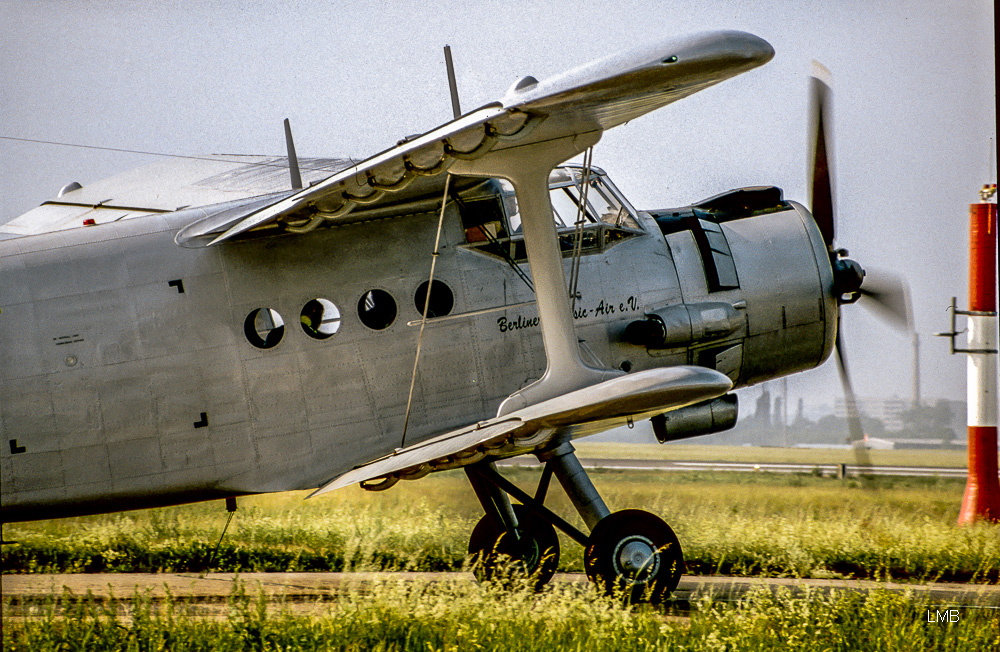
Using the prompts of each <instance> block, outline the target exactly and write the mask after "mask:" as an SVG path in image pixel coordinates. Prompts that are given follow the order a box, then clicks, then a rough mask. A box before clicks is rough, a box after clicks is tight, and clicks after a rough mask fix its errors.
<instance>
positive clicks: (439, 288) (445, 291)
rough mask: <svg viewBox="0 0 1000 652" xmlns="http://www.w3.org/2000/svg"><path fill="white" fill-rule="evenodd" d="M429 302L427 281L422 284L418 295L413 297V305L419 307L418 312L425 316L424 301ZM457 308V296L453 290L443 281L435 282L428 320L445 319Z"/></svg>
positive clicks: (432, 288)
mask: <svg viewBox="0 0 1000 652" xmlns="http://www.w3.org/2000/svg"><path fill="white" fill-rule="evenodd" d="M426 300H427V281H424V282H423V283H421V284H420V287H418V288H417V292H416V294H414V295H413V305H415V306H416V307H417V312H418V313H420V314H421V315H422V314H424V301H426ZM454 307H455V295H454V294H452V292H451V288H450V287H448V286H447V285H445V284H444V283H442V282H441V281H434V284H433V285H432V286H431V299H430V303H429V304H428V305H427V318H428V319H431V318H434V317H444V316H445V315H447V314H449V313H451V309H452V308H454Z"/></svg>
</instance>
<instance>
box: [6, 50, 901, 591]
mask: <svg viewBox="0 0 1000 652" xmlns="http://www.w3.org/2000/svg"><path fill="white" fill-rule="evenodd" d="M773 54H774V51H773V49H772V48H771V46H770V45H769V44H768V43H767V42H765V41H764V40H762V39H760V38H758V37H756V36H753V35H751V34H747V33H743V32H733V31H724V32H712V33H702V34H696V35H693V36H689V37H685V38H680V39H670V40H661V41H658V42H655V43H653V44H650V45H647V46H644V47H641V48H638V49H635V50H631V51H629V52H625V53H623V54H617V55H614V56H611V57H609V58H606V59H602V60H599V61H595V62H592V63H589V64H586V65H584V66H582V67H579V68H576V69H573V70H570V71H569V72H566V73H564V74H561V75H558V76H556V77H552V78H549V79H545V80H542V81H539V80H537V79H535V78H533V77H524V78H522V79H520V80H518V81H517V82H515V83H514V84H513V85H512V86H511V87H510V89H509V90H508V91H507V93H506V94H505V95H504V96H503V97H502V98H501V99H500V100H498V101H496V102H493V103H490V104H487V105H485V106H482V107H479V108H477V109H475V110H472V111H470V112H467V113H465V114H462V115H458V116H456V117H455V119H454V120H451V121H449V122H447V123H446V124H443V125H441V126H440V127H437V128H435V129H433V130H431V131H428V132H426V133H423V134H420V135H417V136H410V137H406V138H403V139H402V140H400V141H398V143H396V144H395V145H393V146H391V147H389V148H388V149H386V150H385V151H383V152H380V153H378V154H376V155H374V156H371V157H369V158H366V159H364V160H362V161H360V162H358V160H355V159H343V158H326V159H320V158H309V159H301V160H300V159H298V157H297V156H296V155H295V151H294V145H293V143H292V139H291V132H290V130H288V129H287V123H286V135H287V144H288V151H287V155H286V156H270V157H269V156H242V155H241V156H225V155H212V156H203V157H190V158H183V159H170V160H166V161H164V162H160V163H156V164H154V165H151V166H148V167H144V168H140V169H138V170H135V171H132V172H127V173H125V174H122V175H119V176H116V177H113V178H111V179H107V180H104V181H99V182H96V183H92V184H88V185H86V186H81V185H80V184H78V183H73V184H70V185H67V186H66V187H64V188H63V189H62V190H61V191H60V192H59V194H58V196H57V197H55V198H53V199H51V200H50V201H46V202H45V203H44V204H42V205H41V206H39V207H38V208H36V209H34V210H32V211H30V212H28V213H27V214H25V215H23V216H22V217H20V218H18V219H15V220H14V221H12V222H10V223H8V224H6V225H4V226H0V278H2V279H3V280H2V283H0V332H2V344H0V378H2V386H0V423H2V430H3V440H4V442H3V450H2V459H0V471H2V519H3V521H5V522H12V521H24V520H34V519H48V518H58V517H65V516H71V515H83V514H94V513H103V512H110V511H117V510H125V509H135V508H144V507H154V506H162V505H172V504H180V503H185V502H191V501H203V500H211V499H220V498H230V497H234V496H241V495H248V494H257V493H262V492H277V491H288V490H302V489H315V491H314V492H313V495H318V494H324V493H327V492H330V491H333V490H335V489H338V488H340V487H345V486H348V485H352V484H360V485H361V486H362V487H363V488H365V489H369V490H373V491H380V490H386V489H389V488H391V487H392V486H393V485H395V484H396V483H397V482H399V481H400V480H416V479H419V478H422V477H424V476H426V475H428V474H430V473H434V472H438V471H444V470H449V469H464V471H465V473H466V474H467V476H468V479H469V481H470V484H471V488H472V490H473V492H474V494H475V496H476V497H477V498H478V500H479V501H480V502H481V504H482V506H483V509H484V512H485V514H484V516H483V517H482V520H481V521H480V522H479V523H478V524H477V525H476V527H475V529H474V530H473V532H472V534H471V541H470V553H473V554H477V555H478V556H479V559H480V563H479V564H478V565H477V566H476V568H477V574H478V575H479V576H480V577H487V578H488V577H493V576H495V574H496V573H498V572H499V570H498V569H499V568H500V566H501V564H500V560H501V559H503V558H505V557H510V558H513V559H514V560H515V561H516V562H517V563H518V564H520V565H521V567H523V569H525V570H526V571H529V572H531V573H533V577H535V578H536V580H535V581H536V582H537V583H538V585H539V586H541V585H543V584H544V583H545V582H547V581H548V580H549V579H550V578H551V577H552V574H553V572H554V571H555V568H556V564H557V562H558V557H559V539H558V537H557V535H556V530H561V531H562V532H564V533H565V534H566V535H568V537H569V538H570V539H572V540H574V541H576V542H578V543H580V544H582V545H583V546H585V548H586V553H585V566H586V571H587V574H588V576H589V577H590V578H591V579H592V580H594V581H595V582H596V583H597V584H598V585H600V586H601V587H602V588H603V589H605V590H608V591H624V592H625V593H626V595H627V596H629V597H630V598H633V599H640V598H645V599H649V600H653V601H660V600H663V599H664V598H665V597H666V596H668V595H669V594H670V592H671V591H672V590H673V589H674V588H675V587H676V585H677V582H678V579H679V577H680V575H681V573H682V571H683V564H684V562H683V555H682V551H681V546H680V543H679V541H678V540H677V537H676V536H675V534H674V532H673V531H672V530H671V528H670V527H669V525H667V523H665V522H664V521H663V520H662V519H660V518H659V517H658V516H655V515H653V514H650V513H648V512H645V511H640V510H624V511H616V512H613V511H611V510H610V509H609V507H608V506H607V505H606V504H605V502H604V500H603V499H602V498H601V496H600V494H599V492H598V490H597V488H596V487H595V486H594V484H593V482H592V481H591V480H590V478H589V477H588V474H587V473H586V471H585V470H584V469H583V467H582V466H581V464H580V462H579V460H578V459H577V457H576V455H575V453H574V447H573V443H572V442H573V440H574V439H577V438H580V437H584V436H587V435H590V434H594V433H598V432H602V431H605V430H608V429H611V428H615V427H618V426H621V425H625V424H632V423H634V422H636V421H640V420H645V419H649V420H650V421H651V423H652V426H653V430H654V432H655V434H656V437H657V439H658V440H659V441H661V442H665V441H672V440H677V439H682V438H686V437H693V436H697V435H703V434H707V433H712V432H718V431H720V430H724V429H727V428H730V427H732V426H733V425H734V424H735V423H736V419H737V412H738V404H737V403H738V402H737V399H736V395H735V394H734V393H733V390H734V389H735V388H738V387H745V386H749V385H753V384H755V383H760V382H763V381H766V380H768V379H772V378H777V377H780V376H784V375H788V374H792V373H796V372H799V371H803V370H806V369H810V368H813V367H816V366H817V365H820V364H821V363H822V362H823V361H824V360H826V359H827V358H828V357H829V356H830V355H831V352H833V351H834V349H835V348H836V347H835V344H836V342H837V340H838V321H839V310H840V305H841V304H844V303H849V302H852V301H854V300H855V299H856V298H858V297H859V296H860V295H862V294H865V293H867V294H869V295H873V296H874V297H875V298H878V299H880V300H881V302H882V304H884V305H888V304H891V303H892V299H894V297H889V296H888V295H886V294H885V293H884V292H883V293H882V294H879V292H877V291H876V290H874V289H872V288H871V287H869V286H868V284H867V283H866V282H865V281H864V271H863V270H862V268H861V267H860V265H858V264H857V263H855V262H854V261H852V260H850V259H848V258H847V257H846V252H845V251H843V250H840V249H837V248H836V247H835V245H834V219H833V215H834V212H833V201H832V199H833V196H832V186H831V181H830V175H829V165H828V155H827V142H828V135H827V126H828V125H824V123H823V120H824V117H825V116H826V115H827V114H825V113H824V111H826V110H827V109H826V108H825V107H826V100H827V99H828V98H827V91H826V89H825V86H823V85H822V84H821V83H819V82H816V86H815V91H816V92H817V98H818V101H817V103H816V104H815V116H816V118H817V119H816V120H815V129H814V132H813V133H814V138H813V141H812V142H813V149H814V152H813V156H812V160H813V161H814V162H815V164H814V174H813V192H812V195H813V196H812V199H811V204H812V211H810V210H808V209H807V208H806V207H805V206H803V205H802V204H799V203H796V202H794V201H790V200H788V199H786V198H785V197H784V196H783V193H782V191H781V190H780V189H779V188H777V187H772V186H759V187H750V188H740V189H735V190H730V191H728V192H724V193H722V194H719V195H717V196H714V197H711V198H709V199H706V200H704V201H700V202H698V203H694V204H691V205H688V206H683V207H677V208H666V209H655V210H640V209H637V208H636V207H634V206H633V205H632V204H631V203H630V202H629V201H628V199H627V198H626V197H624V196H623V195H622V193H621V192H620V191H619V190H618V188H617V187H616V186H615V184H614V183H613V182H612V180H611V178H610V177H609V176H608V174H607V173H606V172H605V171H604V170H602V169H601V168H599V167H597V166H595V165H593V164H592V161H591V159H592V148H593V146H594V144H595V143H597V142H598V141H599V140H600V138H601V135H602V134H603V132H604V131H605V130H607V129H611V128H613V127H615V126H617V125H621V124H623V123H625V122H628V121H630V120H633V119H636V118H639V117H641V116H642V115H643V114H645V113H647V112H650V111H653V110H655V109H658V108H661V107H664V106H666V105H668V104H670V103H672V102H675V101H678V100H681V99H683V98H685V97H687V96H689V95H691V94H693V93H696V92H698V91H700V90H702V89H705V88H708V87H710V86H712V85H714V84H717V83H720V82H722V81H724V80H726V79H729V78H731V77H734V76H736V75H739V74H741V73H744V72H746V71H749V70H752V69H753V68H756V67H758V66H760V65H762V64H764V63H766V62H767V61H768V60H770V59H771V58H772V56H773ZM827 121H828V120H827ZM581 154H582V155H583V164H577V165H568V164H565V162H566V161H567V160H569V159H571V158H573V157H577V156H579V155H581ZM845 378H846V377H845ZM518 455H533V456H535V457H537V459H538V460H539V461H540V462H541V463H542V464H543V466H542V471H541V475H540V479H539V483H538V486H537V489H536V490H535V491H534V492H533V493H530V494H529V493H528V492H526V491H524V490H523V489H521V488H519V487H518V486H517V485H515V484H514V483H512V482H511V481H510V480H508V479H507V478H505V477H504V476H503V475H502V474H501V473H500V472H499V471H498V468H497V465H496V462H497V461H498V460H502V459H505V458H509V457H513V456H518ZM553 476H555V478H556V479H557V481H558V482H559V483H560V484H561V486H562V488H563V489H564V490H565V492H566V493H567V494H568V496H569V498H570V500H571V501H572V504H573V505H574V506H575V509H576V510H577V512H578V513H579V516H580V518H581V520H582V522H583V523H584V524H585V526H586V529H587V530H588V531H583V530H581V529H580V528H578V527H576V526H575V525H573V524H572V523H570V522H569V521H567V520H566V519H564V518H563V517H561V516H559V515H558V514H556V513H555V512H553V511H552V510H551V509H550V508H549V507H547V506H546V504H545V501H546V495H547V493H548V490H549V486H550V483H551V479H552V477H553Z"/></svg>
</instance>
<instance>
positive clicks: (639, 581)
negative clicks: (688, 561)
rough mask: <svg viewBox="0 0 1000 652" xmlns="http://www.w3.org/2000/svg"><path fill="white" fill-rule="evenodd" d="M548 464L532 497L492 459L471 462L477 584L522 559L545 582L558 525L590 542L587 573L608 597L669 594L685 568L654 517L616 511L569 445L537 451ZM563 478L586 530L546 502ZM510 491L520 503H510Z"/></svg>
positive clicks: (653, 598)
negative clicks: (477, 509) (479, 513)
mask: <svg viewBox="0 0 1000 652" xmlns="http://www.w3.org/2000/svg"><path fill="white" fill-rule="evenodd" d="M538 458H539V460H541V461H543V462H545V467H544V470H543V471H542V478H541V480H540V482H539V484H538V490H537V491H536V492H535V496H533V497H532V496H530V495H528V494H527V493H526V492H525V491H523V490H522V489H520V488H518V487H517V486H516V485H514V484H513V483H512V482H510V481H509V480H507V479H506V478H504V477H503V476H501V475H500V474H499V473H498V472H497V470H496V466H495V465H494V464H492V463H489V464H486V465H478V464H477V465H475V466H471V467H466V473H467V474H468V476H469V481H470V482H471V483H472V487H473V489H474V490H475V491H476V496H477V497H478V498H479V501H480V503H481V504H482V506H483V509H484V510H485V512H486V515H485V516H484V517H483V518H482V519H481V520H480V521H479V523H477V524H476V527H475V529H474V530H473V532H472V538H471V541H470V542H469V554H470V555H473V556H475V557H476V560H475V563H476V565H475V566H474V573H475V574H476V577H477V579H479V580H480V581H482V580H487V579H497V578H498V577H499V575H498V573H499V570H500V569H501V568H503V566H502V561H506V560H507V558H510V559H511V560H514V561H515V563H519V564H521V567H522V568H523V569H524V571H525V572H526V573H527V574H529V575H531V576H532V577H533V578H534V582H535V587H536V589H540V588H541V587H542V586H544V585H545V584H546V583H547V582H548V581H549V580H550V579H552V575H553V574H554V573H555V569H556V566H557V565H558V562H559V540H558V538H557V537H556V534H555V528H558V529H560V530H562V531H563V532H564V533H566V534H567V535H568V536H569V537H570V538H572V539H573V540H575V541H576V542H577V543H580V544H581V545H583V546H584V547H585V552H584V567H585V569H586V571H587V577H588V578H589V579H590V580H591V581H592V582H594V583H595V584H596V585H597V587H598V588H599V589H600V590H602V591H604V592H606V593H608V594H609V595H614V596H621V597H623V598H624V599H625V600H626V601H628V602H638V601H643V600H645V601H649V602H653V603H659V602H662V601H663V600H665V599H667V598H668V597H669V596H670V594H671V593H672V592H673V590H674V589H676V588H677V583H678V581H679V580H680V576H681V574H682V573H683V572H684V556H683V554H682V553H681V546H680V542H678V540H677V537H676V535H675V534H674V532H673V530H671V529H670V526H669V525H667V524H666V523H665V522H663V520H662V519H660V518H659V517H657V516H654V515H653V514H650V513H649V512H644V511H641V510H637V509H627V510H623V511H620V512H615V513H611V512H610V511H609V510H608V508H607V506H606V505H605V504H604V501H603V500H602V499H601V496H600V494H599V493H598V492H597V488H596V487H594V484H593V483H592V482H591V481H590V477H589V476H588V475H587V472H586V471H585V470H584V469H583V467H582V466H581V465H580V461H579V460H578V459H577V458H576V455H575V454H574V452H573V446H572V444H570V443H568V442H567V443H564V444H562V445H560V446H559V447H557V448H555V449H552V450H549V451H545V452H544V453H541V454H539V455H538ZM553 474H554V475H555V476H556V478H558V480H559V483H560V484H561V485H562V486H563V489H565V491H566V494H567V495H568V496H569V498H570V500H571V501H572V502H573V506H574V507H576V509H577V511H578V512H579V513H580V516H581V517H582V518H583V520H584V522H585V523H586V524H587V526H588V527H589V528H590V529H591V533H590V535H589V536H588V535H586V534H584V533H583V532H581V531H580V530H578V529H577V528H575V527H573V526H572V525H571V524H570V523H568V522H566V521H565V520H563V519H562V518H560V517H559V516H558V515H557V514H555V513H554V512H552V511H551V510H550V509H548V508H547V507H545V505H544V502H545V494H546V492H547V490H548V486H549V481H550V479H551V477H552V475H553ZM510 496H512V497H514V498H516V499H517V500H519V501H520V502H521V504H520V505H511V503H510Z"/></svg>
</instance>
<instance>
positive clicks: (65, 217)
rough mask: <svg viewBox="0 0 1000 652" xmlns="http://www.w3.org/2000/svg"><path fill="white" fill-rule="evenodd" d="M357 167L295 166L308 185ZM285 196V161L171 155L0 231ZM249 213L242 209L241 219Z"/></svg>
mask: <svg viewBox="0 0 1000 652" xmlns="http://www.w3.org/2000/svg"><path fill="white" fill-rule="evenodd" d="M355 163H356V161H353V160H351V159H346V158H325V159H317V158H310V159H301V160H300V161H299V167H300V169H301V175H302V178H303V180H304V181H305V183H307V184H308V183H310V182H316V181H321V180H323V179H326V178H328V177H329V176H330V175H331V174H334V173H336V172H338V171H340V170H343V169H344V168H347V167H350V166H352V165H354V164H355ZM279 193H280V196H279ZM289 194H290V192H289V177H288V159H286V158H285V157H279V156H244V155H216V154H213V155H209V156H197V157H173V158H170V159H167V160H164V161H159V162H157V163H153V164H151V165H146V166H143V167H140V168H136V169H134V170H129V171H128V172H124V173H122V174H118V175H115V176H113V177H110V178H107V179H102V180H101V181H96V182H94V183H88V184H87V185H86V186H83V187H80V186H77V187H76V189H75V190H69V189H67V190H64V191H63V192H61V193H60V194H59V196H58V197H55V198H53V199H50V200H48V201H46V202H44V203H43V204H42V205H41V206H38V207H37V208H34V209H32V210H30V211H28V212H27V213H25V214H24V215H21V216H20V217H18V218H16V219H14V220H12V221H10V222H8V223H6V224H3V225H0V233H10V234H17V235H35V234H39V233H50V232H52V231H60V230H63V229H71V228H76V227H79V226H82V225H83V222H84V220H94V223H96V224H104V223H107V222H117V221H118V220H123V219H130V218H133V217H139V216H140V215H151V214H155V213H169V212H173V211H179V210H185V209H187V210H190V209H192V208H195V207H211V208H210V209H209V210H208V211H207V212H208V213H218V212H220V211H230V212H232V207H233V206H234V205H235V206H239V205H241V204H244V203H246V204H250V200H251V199H255V198H261V197H263V198H269V201H264V202H256V201H254V202H253V206H252V207H253V209H254V210H257V209H260V208H262V207H263V206H267V205H270V204H273V203H274V202H275V201H277V200H278V199H280V198H283V197H285V196H287V195H289ZM249 212H250V211H244V213H243V214H242V215H240V217H241V218H242V217H245V216H246V214H247V213H249ZM198 215H199V216H200V214H198ZM235 221H237V220H233V221H232V222H230V223H229V224H227V225H226V228H228V227H229V226H232V224H233V223H235ZM217 233H221V231H217Z"/></svg>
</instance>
